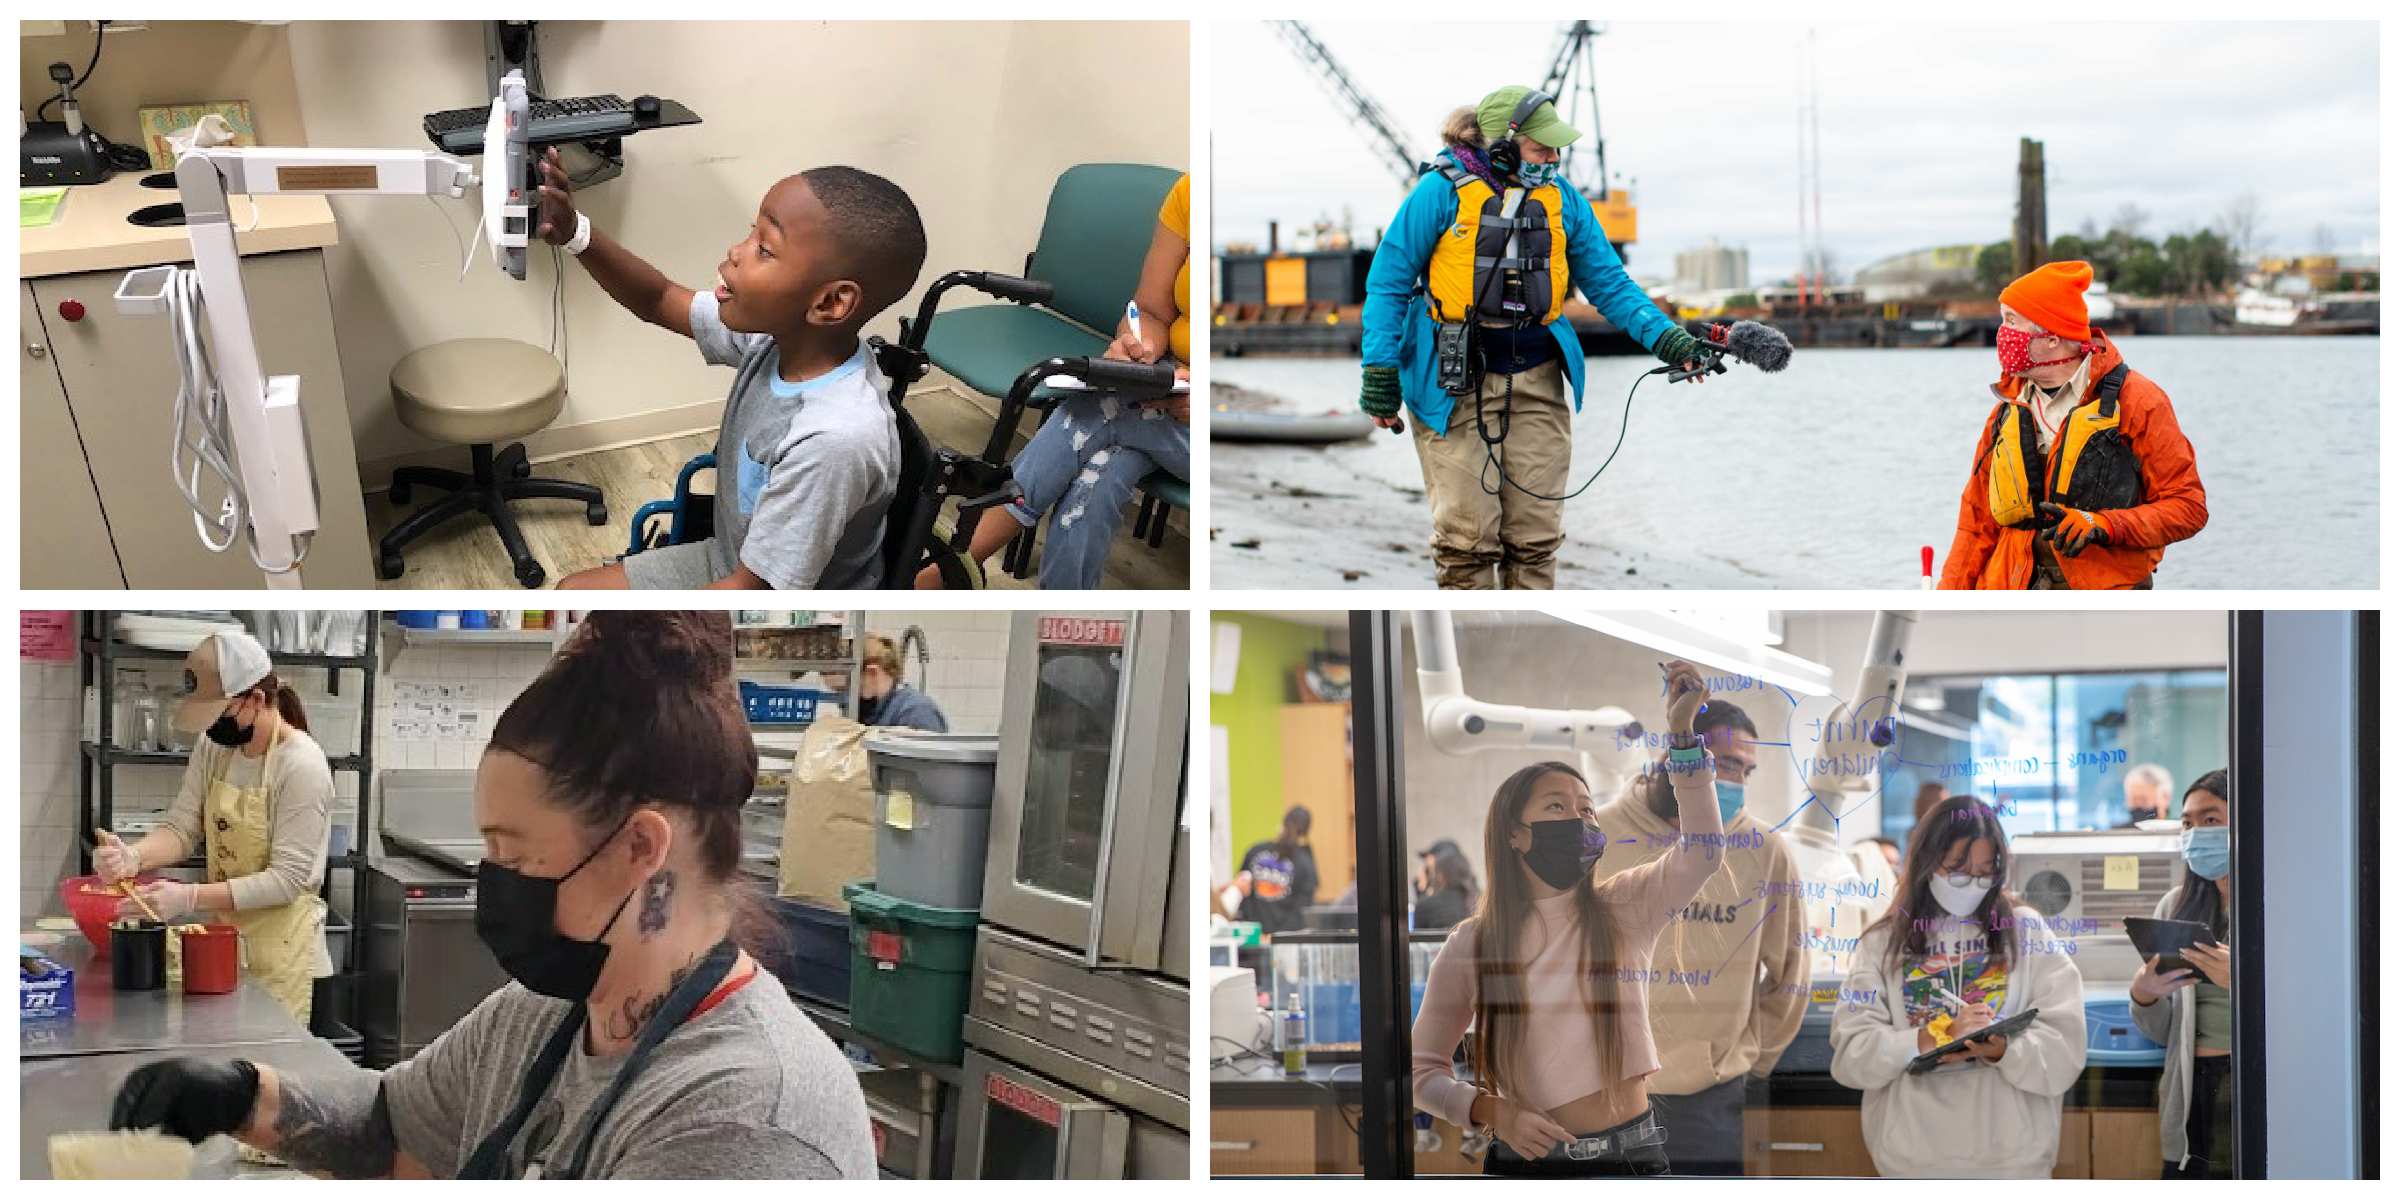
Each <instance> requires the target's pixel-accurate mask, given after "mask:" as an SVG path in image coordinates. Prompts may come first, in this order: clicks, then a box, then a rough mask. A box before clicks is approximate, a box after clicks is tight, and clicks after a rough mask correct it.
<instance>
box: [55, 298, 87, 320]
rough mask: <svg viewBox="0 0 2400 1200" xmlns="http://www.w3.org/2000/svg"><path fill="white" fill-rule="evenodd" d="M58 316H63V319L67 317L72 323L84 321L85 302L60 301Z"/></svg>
mask: <svg viewBox="0 0 2400 1200" xmlns="http://www.w3.org/2000/svg"><path fill="white" fill-rule="evenodd" d="M58 315H59V316H62V317H65V318H66V319H67V320H70V321H80V320H82V319H83V301H81V300H61V301H59V302H58Z"/></svg>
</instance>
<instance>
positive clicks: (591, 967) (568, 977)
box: [475, 815, 641, 1001]
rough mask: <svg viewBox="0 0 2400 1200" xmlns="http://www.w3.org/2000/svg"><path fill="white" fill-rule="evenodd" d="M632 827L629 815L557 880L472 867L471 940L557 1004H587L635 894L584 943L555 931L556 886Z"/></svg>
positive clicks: (487, 863) (493, 866)
mask: <svg viewBox="0 0 2400 1200" xmlns="http://www.w3.org/2000/svg"><path fill="white" fill-rule="evenodd" d="M632 821H633V818H632V817H631V816H630V815H628V816H627V817H626V818H625V822H624V823H622V824H619V825H618V826H617V829H616V833H611V834H609V835H608V836H607V837H605V838H602V839H601V840H600V844H599V845H597V846H594V847H592V852H591V853H590V854H586V855H584V856H583V862H579V863H576V864H575V866H574V869H573V870H570V871H568V872H567V873H566V874H564V875H561V876H559V877H557V878H556V879H539V878H535V877H534V876H531V875H524V874H520V873H518V872H516V871H512V870H509V869H508V868H507V867H503V866H501V865H499V864H498V863H495V862H493V861H491V860H490V859H485V860H484V861H482V862H480V863H477V864H475V936H477V937H480V938H482V939H483V944H484V945H485V946H487V947H489V948H490V949H491V952H492V957H494V958H497V959H499V960H500V969H501V970H503V971H506V972H508V976H509V978H511V979H514V980H516V981H517V982H518V983H521V984H524V985H525V986H526V987H528V988H531V989H532V990H534V991H536V992H539V993H541V994H542V995H545V996H549V997H551V998H552V999H556V1000H576V1001H581V1000H588V999H590V998H591V995H592V987H593V985H595V984H597V983H599V982H600V968H602V967H605V966H607V965H608V943H607V942H605V941H603V940H602V939H603V938H606V937H607V936H608V931H609V930H611V929H614V928H616V925H617V918H618V917H621V916H624V915H625V906H626V905H628V904H631V903H632V902H633V892H627V893H625V898H624V899H623V900H620V901H618V902H617V911H615V912H613V913H610V914H609V915H608V924H606V925H603V926H601V927H600V932H599V933H598V934H597V935H595V936H594V937H593V938H592V940H591V941H588V942H586V941H579V940H577V939H575V938H571V937H568V936H567V935H565V934H563V933H560V932H559V931H558V886H559V885H560V884H562V883H565V882H566V881H567V880H569V879H572V878H574V877H575V872H576V871H580V870H582V869H583V868H584V866H585V865H586V864H588V863H590V862H591V861H592V860H593V859H595V858H597V857H599V856H600V851H601V850H603V849H605V848H606V847H607V846H608V844H609V843H610V842H613V841H615V840H616V839H617V834H618V833H623V832H625V825H627V824H631V823H632ZM640 890H641V889H640V888H635V889H634V891H640Z"/></svg>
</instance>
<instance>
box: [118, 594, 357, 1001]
mask: <svg viewBox="0 0 2400 1200" xmlns="http://www.w3.org/2000/svg"><path fill="white" fill-rule="evenodd" d="M183 680H184V689H183V690H184V696H183V700H182V702H181V703H180V704H178V705H177V706H176V709H175V716H174V724H175V728H177V729H179V730H182V731H183V732H185V733H205V734H206V736H205V737H203V738H202V739H201V740H200V741H198V742H197V743H196V744H194V745H193V747H192V756H191V758H190V760H189V761H188V762H186V763H185V765H184V769H183V786H182V787H181V788H179V789H177V791H176V793H175V799H174V801H173V802H172V803H170V804H169V805H168V806H167V813H166V819H165V820H164V821H162V822H160V823H159V825H158V826H157V827H156V828H154V829H152V830H151V831H150V832H149V833H147V834H144V835H143V836H142V839H141V840H140V841H137V842H132V843H127V842H124V841H121V840H119V839H118V837H117V836H116V835H115V834H113V833H110V832H108V831H107V830H101V831H100V833H99V838H100V844H99V845H98V846H97V847H95V848H94V849H93V851H92V869H93V871H94V872H96V873H97V874H98V875H99V876H100V878H101V879H102V880H104V881H107V882H110V883H115V882H117V881H119V880H124V879H131V878H133V877H135V876H137V875H139V874H141V873H142V872H143V871H146V870H152V869H155V868H158V867H164V866H168V865H171V864H174V863H179V862H182V861H184V860H185V859H187V858H190V857H192V856H193V854H195V853H198V854H200V855H201V856H202V857H204V858H205V859H206V860H207V863H208V867H207V874H206V878H205V879H204V880H203V881H202V882H199V883H183V882H180V881H177V880H170V879H162V880H157V881H154V882H151V883H145V884H142V885H140V886H139V887H138V888H136V889H135V890H136V891H137V892H139V893H140V895H141V897H142V901H143V902H144V903H146V904H147V905H148V906H149V909H150V910H154V911H155V912H156V913H157V914H158V916H159V917H161V918H163V919H164V920H166V921H167V922H168V923H170V924H177V923H181V922H183V921H186V920H191V921H199V920H201V919H203V917H205V918H207V919H209V920H222V921H224V922H226V923H229V924H232V925H234V926H236V927H238V928H239V929H240V930H241V931H242V958H243V963H244V967H245V970H246V972H247V974H248V976H249V978H250V979H251V980H252V981H253V982H256V983H258V984H260V985H261V986H263V987H265V988H266V990H267V991H268V992H269V993H271V994H272V995H273V996H274V997H275V999H276V1000H277V1001H279V1002H280V1003H281V1004H282V1005H283V1007H284V1008H286V1009H288V1010H289V1011H290V1012H291V1014H292V1017H293V1019H295V1020H297V1021H299V1022H300V1024H302V1025H303V1026H305V1025H307V1024H308V1019H309V1016H310V998H311V995H312V993H313V991H314V990H315V984H316V981H317V979H318V978H319V977H321V976H325V975H331V974H332V973H333V959H332V957H331V956H330V955H328V954H327V953H326V949H325V901H324V900H323V899H322V898H321V897H319V896H318V895H317V887H318V885H319V884H321V883H322V882H324V879H325V855H326V849H327V845H326V839H327V837H328V836H329V827H330V824H331V822H330V818H329V817H328V815H327V813H328V808H329V806H330V805H331V803H332V800H333V768H332V767H331V766H330V765H329V764H328V763H327V762H326V761H325V751H324V749H323V748H322V747H320V746H318V745H317V743H316V740H315V739H313V738H311V737H309V736H308V714H307V713H306V712H305V711H304V710H302V708H301V707H300V698H299V697H298V696H296V695H294V694H293V693H292V689H290V688H288V687H285V686H283V684H282V683H281V682H279V681H278V680H277V679H276V678H275V664H274V663H273V662H272V661H270V660H269V659H268V657H267V650H266V647H264V646H261V645H259V643H258V639H257V638H254V637H251V636H250V635H249V634H247V633H220V634H217V635H215V636H214V637H211V638H209V639H208V640H207V641H204V642H202V643H200V644H199V645H198V646H196V647H194V648H193V650H192V652H191V653H190V654H189V655H187V656H185V658H184V663H183ZM117 915H118V916H119V917H145V916H148V915H149V912H147V911H145V910H144V908H143V905H142V904H139V903H136V902H135V901H133V900H132V899H130V898H128V899H127V900H126V901H125V902H124V903H122V904H120V905H118V906H117Z"/></svg>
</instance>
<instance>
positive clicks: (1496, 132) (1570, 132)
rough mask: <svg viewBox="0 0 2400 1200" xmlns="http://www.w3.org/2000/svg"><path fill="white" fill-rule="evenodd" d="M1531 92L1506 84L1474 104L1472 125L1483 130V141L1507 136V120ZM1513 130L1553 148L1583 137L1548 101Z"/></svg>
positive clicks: (1558, 147)
mask: <svg viewBox="0 0 2400 1200" xmlns="http://www.w3.org/2000/svg"><path fill="white" fill-rule="evenodd" d="M1532 91H1533V89H1532V88H1529V87H1520V86H1517V85H1515V84H1510V85H1509V86H1507V87H1504V88H1501V89H1500V90H1499V91H1496V92H1493V93H1492V94H1491V95H1489V96H1485V97H1484V98H1483V103H1481V104H1478V105H1476V106H1475V124H1476V127H1477V128H1480V129H1482V130H1483V136H1484V138H1485V140H1487V141H1488V140H1492V139H1496V138H1502V137H1506V136H1507V135H1508V119H1509V118H1510V117H1512V116H1514V115H1516V111H1517V105H1518V104H1519V103H1521V102H1522V101H1523V100H1524V99H1525V97H1526V96H1527V95H1528V94H1530V93H1531V92H1532ZM1517 132H1518V133H1521V134H1524V135H1525V136H1526V137H1529V138H1532V139H1533V140H1535V141H1537V142H1540V143H1541V144H1543V145H1545V146H1548V147H1550V148H1551V149H1553V150H1563V149H1565V148H1566V147H1568V146H1571V145H1574V144H1575V139H1577V138H1579V137H1582V136H1583V131H1581V130H1579V129H1577V128H1575V127H1574V126H1572V125H1569V124H1567V123H1566V122H1565V121H1563V120H1560V119H1559V115H1558V106H1557V105H1555V104H1551V103H1549V102H1548V101H1544V102H1543V103H1542V106H1541V107H1539V108H1536V109H1534V110H1533V115H1532V116H1531V117H1528V118H1527V119H1526V121H1525V123H1524V124H1522V125H1519V126H1517Z"/></svg>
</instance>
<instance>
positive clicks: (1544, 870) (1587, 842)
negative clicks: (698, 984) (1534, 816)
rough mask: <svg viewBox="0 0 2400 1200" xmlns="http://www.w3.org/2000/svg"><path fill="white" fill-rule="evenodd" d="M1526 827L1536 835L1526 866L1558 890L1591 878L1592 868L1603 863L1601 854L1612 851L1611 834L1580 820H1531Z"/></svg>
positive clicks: (1526, 851) (1565, 818) (1571, 818)
mask: <svg viewBox="0 0 2400 1200" xmlns="http://www.w3.org/2000/svg"><path fill="white" fill-rule="evenodd" d="M1525 828H1527V829H1529V830H1531V831H1532V832H1533V845H1532V846H1530V847H1528V848H1527V849H1526V850H1525V865H1526V866H1527V867H1528V868H1530V869H1531V870H1532V871H1533V877H1534V878H1536V879H1539V880H1541V881H1542V882H1543V883H1546V884H1548V885H1550V886H1551V887H1554V888H1568V887H1573V886H1575V882H1576V881H1577V880H1579V879H1583V878H1586V877H1588V876H1589V875H1590V874H1591V873H1592V865H1593V864H1594V863H1597V862H1599V861H1600V853H1601V851H1604V850H1606V849H1608V835H1607V834H1605V833H1602V832H1600V831H1599V830H1597V829H1594V828H1592V827H1591V826H1589V825H1586V824H1584V822H1583V820H1582V819H1581V818H1578V817H1562V818H1560V819H1558V820H1556V821H1528V822H1526V823H1525Z"/></svg>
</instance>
